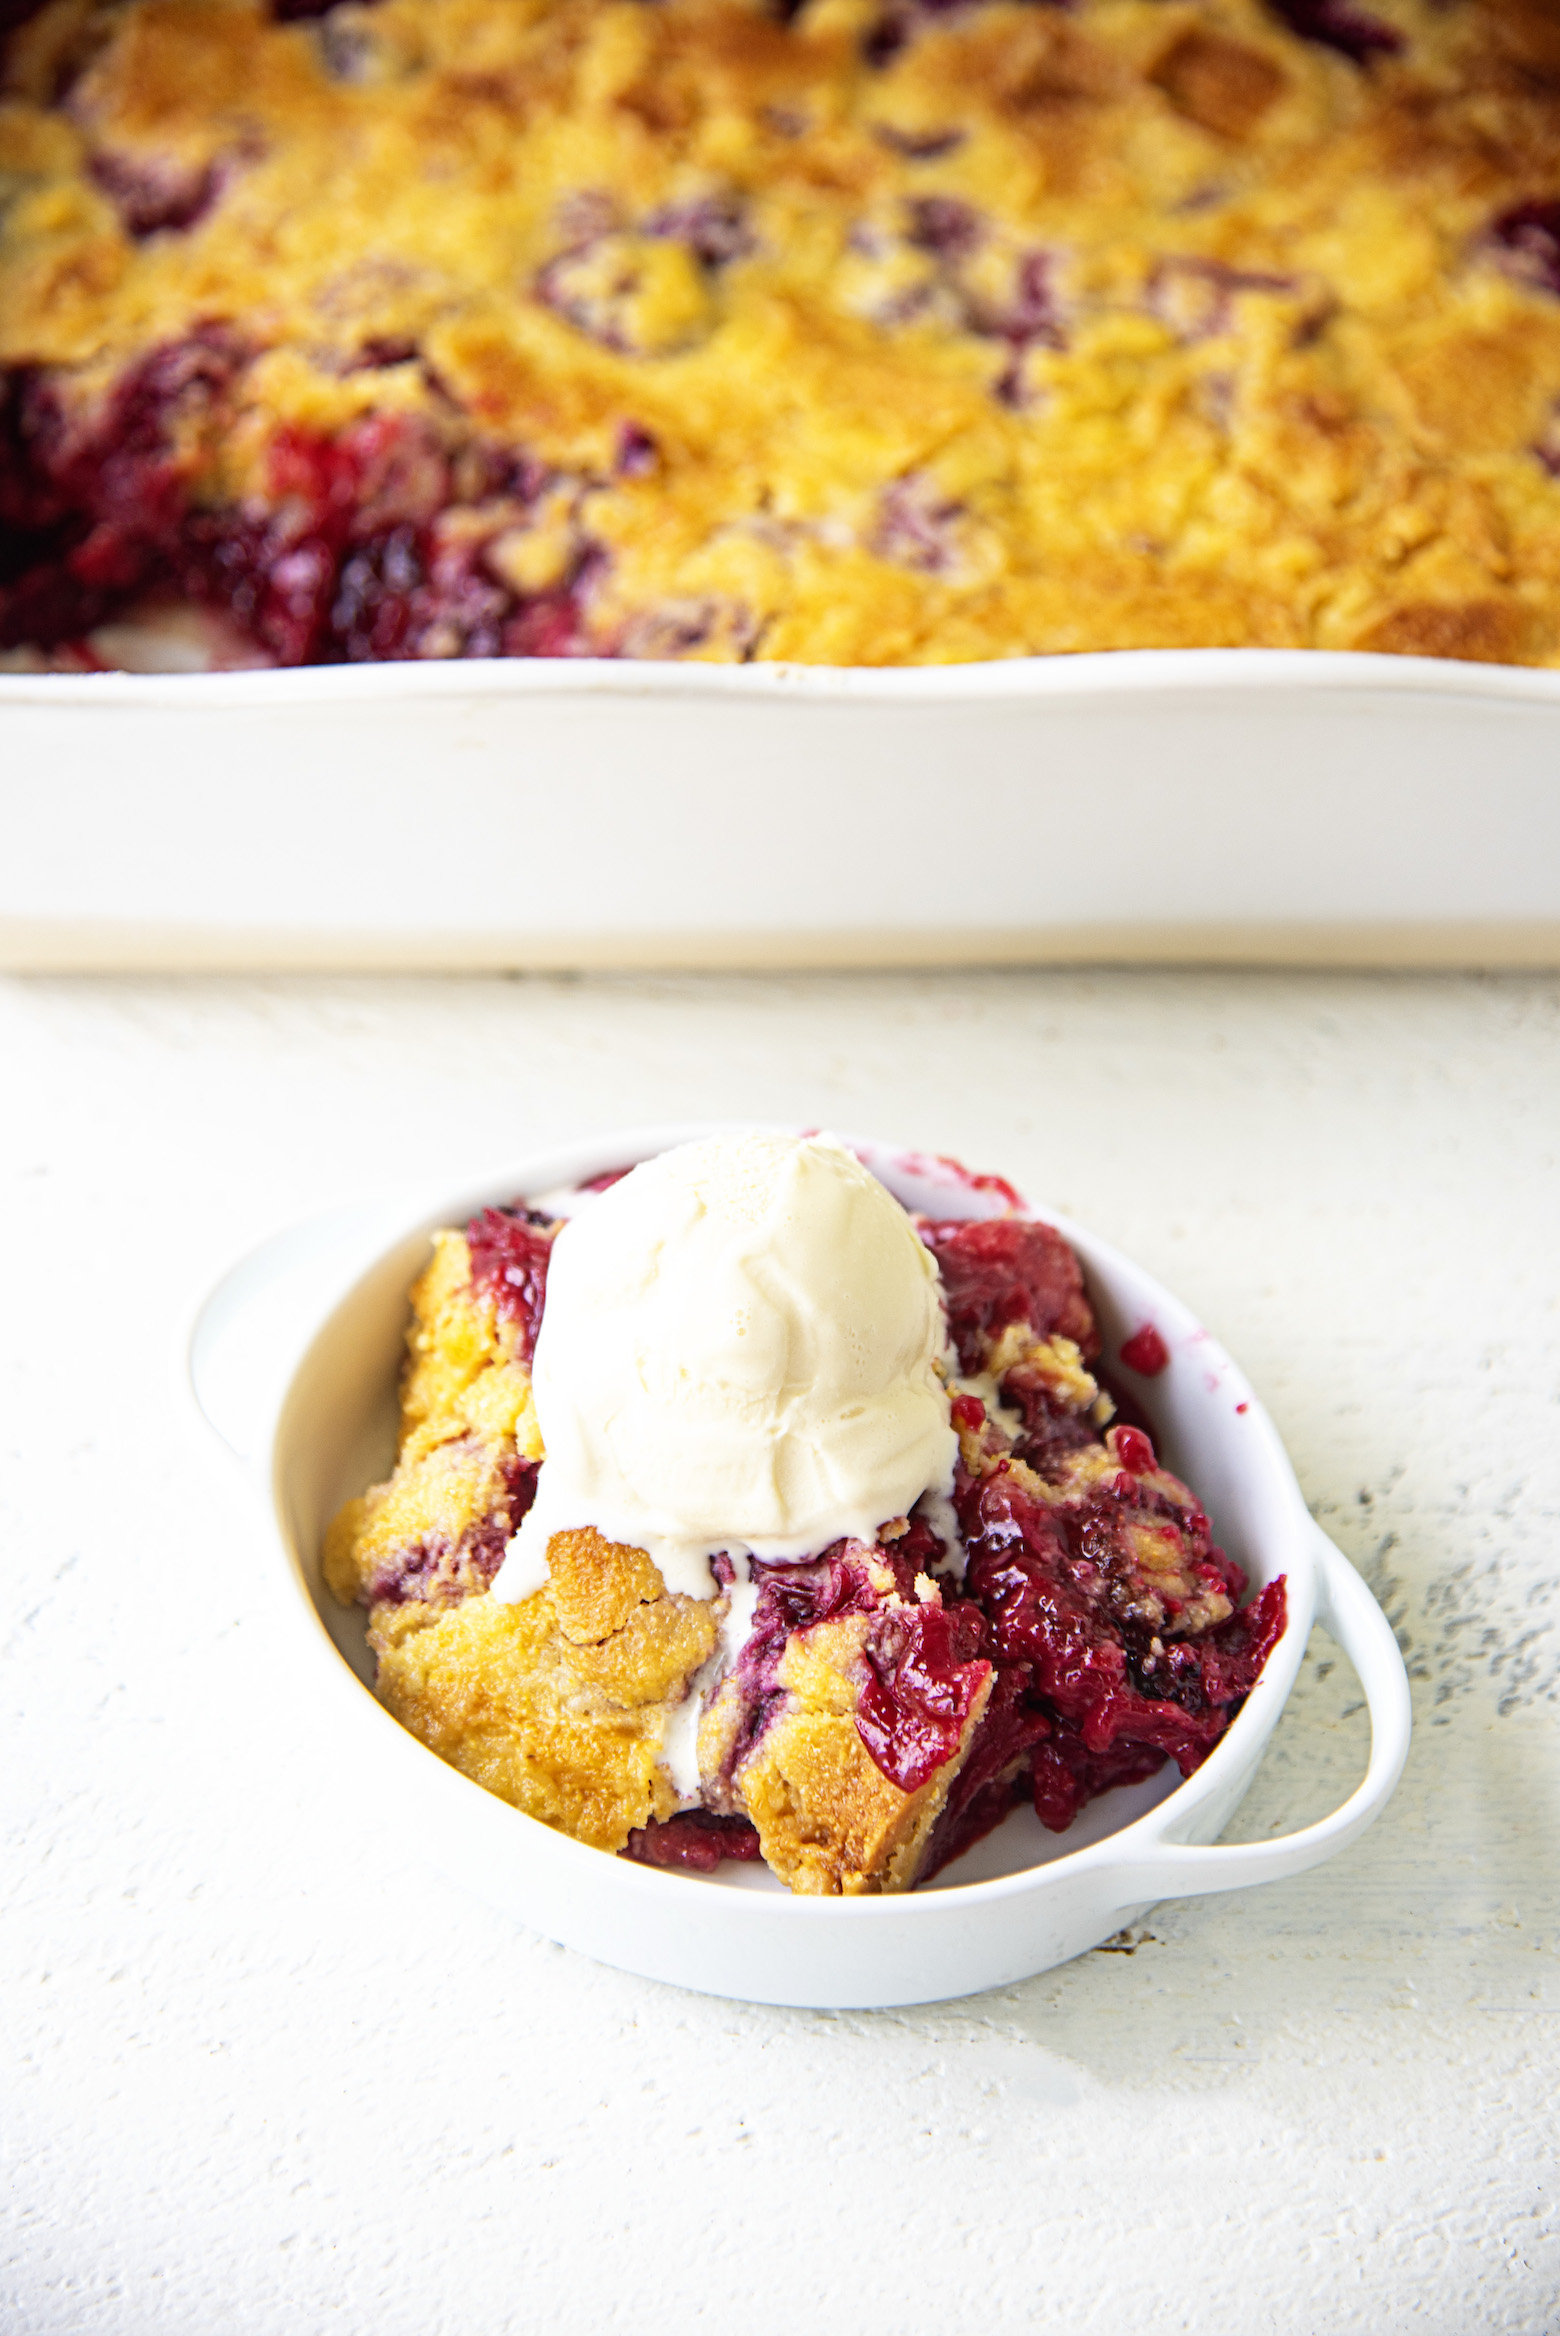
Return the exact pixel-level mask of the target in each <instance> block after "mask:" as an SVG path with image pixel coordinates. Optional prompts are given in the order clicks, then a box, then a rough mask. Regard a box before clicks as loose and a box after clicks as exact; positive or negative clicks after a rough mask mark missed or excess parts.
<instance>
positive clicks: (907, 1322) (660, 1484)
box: [494, 1131, 956, 1599]
mask: <svg viewBox="0 0 1560 2336" xmlns="http://www.w3.org/2000/svg"><path fill="white" fill-rule="evenodd" d="M944 1337H945V1331H944V1326H943V1314H942V1304H941V1297H940V1292H939V1284H938V1278H937V1269H936V1266H935V1265H934V1263H933V1261H932V1258H931V1256H930V1254H929V1253H928V1251H927V1250H926V1248H925V1247H924V1246H923V1244H922V1243H921V1242H920V1241H919V1240H918V1239H917V1237H916V1233H915V1230H914V1228H913V1226H912V1225H911V1223H910V1220H909V1218H908V1217H907V1216H906V1214H905V1212H904V1210H903V1209H902V1208H901V1207H900V1206H899V1204H898V1202H897V1201H895V1200H894V1199H893V1198H892V1197H891V1196H890V1195H889V1193H887V1192H886V1191H885V1190H884V1188H883V1186H882V1185H881V1184H879V1183H878V1181H877V1179H876V1177H874V1176H873V1175H871V1174H870V1173H869V1171H868V1170H867V1169H865V1168H863V1167H862V1165H861V1163H860V1162H859V1161H858V1160H857V1159H855V1158H854V1156H853V1155H852V1154H851V1153H850V1152H848V1151H847V1150H846V1149H845V1147H844V1145H843V1144H841V1143H839V1142H838V1141H836V1140H835V1139H834V1138H833V1137H830V1136H791V1135H771V1134H765V1133H760V1132H756V1131H755V1132H751V1133H738V1134H731V1135H719V1136H711V1137H707V1138H705V1139H704V1140H702V1141H701V1142H698V1143H692V1144H680V1145H678V1146H677V1148H676V1149H675V1150H673V1151H670V1152H663V1153H662V1154H661V1155H660V1156H659V1158H657V1159H654V1160H648V1161H646V1162H645V1163H644V1165H643V1166H642V1167H639V1168H636V1169H634V1170H633V1171H632V1173H631V1174H630V1175H628V1176H625V1177H624V1178H623V1179H622V1181H621V1182H620V1183H618V1184H615V1185H613V1186H612V1187H611V1188H610V1189H609V1190H608V1191H607V1192H605V1193H603V1194H602V1196H601V1197H600V1198H599V1199H598V1200H595V1201H593V1202H592V1203H591V1204H590V1206H589V1207H588V1208H586V1209H584V1210H582V1211H581V1213H580V1214H579V1215H578V1216H576V1217H573V1218H571V1219H570V1220H569V1222H568V1223H567V1224H566V1225H564V1227H563V1228H562V1230H561V1231H560V1232H559V1234H558V1236H557V1238H556V1240H555V1242H554V1244H553V1251H552V1258H551V1262H550V1265H549V1268H548V1276H547V1304H546V1310H545V1312H544V1314H543V1317H542V1326H541V1330H540V1332H539V1333H538V1336H537V1341H536V1354H535V1359H534V1363H533V1380H534V1386H535V1395H536V1412H537V1420H538V1423H539V1425H540V1427H541V1431H542V1439H543V1442H544V1444H545V1446H546V1452H547V1457H546V1460H545V1461H544V1462H543V1465H542V1469H541V1474H540V1476H539V1478H538V1481H537V1495H536V1501H535V1503H534V1505H533V1507H532V1509H531V1510H530V1513H529V1514H528V1516H527V1517H526V1519H525V1521H524V1523H523V1524H522V1526H521V1528H520V1531H519V1532H518V1533H517V1534H516V1536H515V1538H514V1540H513V1541H512V1542H511V1543H510V1546H509V1551H508V1553H507V1555H506V1557H505V1560H504V1563H503V1566H502V1567H501V1569H500V1571H499V1574H498V1577H497V1580H496V1581H495V1583H494V1592H495V1595H496V1596H498V1597H500V1598H505V1599H519V1598H524V1597H527V1596H529V1595H530V1593H531V1592H532V1591H533V1590H535V1589H537V1588H538V1587H539V1586H540V1584H541V1583H542V1582H543V1581H544V1580H545V1579H546V1551H547V1544H548V1542H549V1540H550V1539H551V1537H552V1536H553V1534H554V1533H558V1532H562V1531H566V1530H568V1529H569V1528H571V1527H577V1526H584V1525H593V1526H595V1528H596V1529H597V1531H598V1532H600V1533H601V1534H603V1535H604V1536H605V1538H606V1539H607V1540H609V1541H618V1542H626V1543H628V1544H630V1545H632V1546H634V1547H637V1548H640V1549H645V1550H648V1551H649V1553H650V1555H651V1556H652V1557H653V1558H654V1560H655V1562H656V1564H657V1565H658V1566H659V1567H660V1569H661V1574H662V1577H663V1579H664V1580H665V1582H666V1585H667V1587H668V1589H672V1590H681V1591H685V1592H687V1593H688V1594H690V1595H691V1596H694V1597H708V1596H710V1595H711V1593H712V1590H713V1587H714V1584H713V1578H712V1576H711V1573H710V1568H709V1560H710V1558H711V1557H712V1556H713V1555H715V1553H716V1552H717V1551H721V1550H724V1551H727V1552H729V1554H730V1555H731V1556H732V1557H733V1558H740V1557H748V1556H752V1557H761V1558H770V1559H787V1558H789V1559H796V1558H802V1557H807V1556H811V1555H814V1554H816V1553H817V1552H818V1551H820V1550H823V1549H826V1548H827V1547H828V1546H829V1544H830V1543H831V1542H833V1541H837V1540H839V1539H841V1538H842V1537H843V1536H845V1535H853V1536H858V1537H860V1538H862V1539H864V1540H870V1539H872V1538H873V1536H874V1535H875V1534H876V1532H877V1529H878V1527H879V1526H880V1525H882V1524H883V1523H884V1522H885V1521H886V1520H887V1519H889V1518H891V1517H897V1516H902V1515H904V1513H905V1512H906V1511H907V1510H908V1509H909V1508H910V1507H911V1505H912V1504H913V1503H914V1502H915V1501H916V1500H917V1499H918V1498H919V1496H920V1495H921V1494H922V1493H923V1492H927V1491H930V1490H937V1491H944V1490H946V1489H947V1487H948V1486H949V1485H950V1484H951V1482H952V1477H953V1461H954V1451H955V1443H956V1439H955V1436H954V1431H953V1428H952V1425H951V1424H950V1420H949V1412H948V1395H947V1391H946V1389H945V1388H944V1386H943V1384H942V1382H941V1380H940V1379H939V1377H938V1375H937V1372H936V1370H935V1368H934V1362H933V1358H934V1357H935V1356H936V1355H937V1354H938V1353H939V1352H940V1350H941V1348H942V1345H943V1341H944Z"/></svg>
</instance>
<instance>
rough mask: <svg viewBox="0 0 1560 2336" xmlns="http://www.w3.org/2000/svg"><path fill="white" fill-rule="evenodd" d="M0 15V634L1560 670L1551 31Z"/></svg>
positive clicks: (183, 1)
mask: <svg viewBox="0 0 1560 2336" xmlns="http://www.w3.org/2000/svg"><path fill="white" fill-rule="evenodd" d="M0 23H3V24H5V25H10V26H12V27H13V28H14V29H13V30H12V31H11V33H10V37H9V41H8V43H7V48H6V57H5V65H4V90H5V96H4V102H3V105H0V187H3V189H4V206H3V212H0V526H3V528H4V531H5V536H4V555H3V559H0V647H3V646H4V645H6V644H10V645H11V646H12V648H13V650H15V651H17V653H23V652H25V653H27V654H37V653H38V645H40V644H41V645H42V651H43V652H44V653H50V654H53V655H55V656H56V658H58V659H63V660H65V661H67V662H68V661H69V660H70V659H71V658H72V657H82V658H87V659H88V660H90V658H91V656H92V655H94V654H97V653H98V652H94V651H93V650H92V648H91V645H90V644H91V640H92V637H93V635H94V628H97V627H100V626H103V625H104V624H105V623H107V622H108V621H109V620H113V619H115V618H117V617H120V616H122V615H123V614H124V613H125V611H126V610H133V609H135V608H137V607H139V606H140V605H142V604H143V603H145V602H146V601H147V600H148V598H150V599H152V600H156V599H157V598H158V597H159V596H161V597H163V598H166V597H168V596H170V595H171V596H173V597H174V598H176V599H179V600H182V601H185V602H195V603H198V604H200V605H202V606H203V607H205V608H206V609H208V610H210V611H212V612H213V613H214V614H215V615H216V616H217V617H219V618H220V619H221V621H222V624H223V625H224V626H225V627H227V628H228V633H227V638H228V643H229V646H228V650H227V651H226V652H225V653H227V654H231V655H232V656H234V657H239V656H249V657H254V656H259V657H262V658H264V659H270V660H272V661H276V662H280V663H283V664H292V663H306V662H312V661H329V660H333V659H347V658H352V659H357V658H367V659H375V658H399V657H459V656H492V655H498V654H504V655H518V656H526V655H549V656H553V655H579V654H599V655H609V656H628V657H691V658H705V659H741V658H751V657H764V658H787V659H803V660H809V661H814V662H837V663H840V664H894V663H917V662H927V661H949V660H960V659H971V658H989V657H1011V656H1016V655H1021V654H1025V653H1030V652H1042V651H1054V650H1083V649H1099V648H1119V647H1141V646H1152V645H1176V644H1219V643H1235V644H1242V643H1263V644H1269V645H1277V646H1286V645H1297V646H1306V645H1310V646H1317V647H1330V648H1367V649H1370V648H1374V649H1385V650H1394V651H1409V652H1426V653H1429V654H1432V655H1446V656H1453V657H1471V658H1485V659H1494V660H1504V661H1513V662H1528V663H1536V664H1552V663H1554V662H1556V661H1557V659H1560V21H1557V18H1556V15H1555V12H1554V9H1553V8H1552V7H1551V6H1550V5H1548V4H1547V0H1452V4H1450V5H1447V4H1446V0H1368V5H1367V0H1077V4H1076V5H1074V6H1071V7H1062V6H1059V5H1030V4H1020V0H803V4H801V5H797V4H796V0H769V4H768V5H759V4H758V0H658V4H657V5H654V6H650V5H644V4H642V0H380V5H378V6H372V7H371V6H367V5H354V4H351V0H342V4H341V5H337V6H334V7H326V8H323V9H322V8H321V7H320V6H319V5H318V0H276V4H275V6H274V7H268V6H262V5H257V4H256V0H47V4H46V5H43V6H33V7H29V6H28V5H27V4H26V0H21V4H20V5H16V4H13V5H11V6H9V7H7V8H6V9H5V10H4V11H3V13H0ZM114 637H115V638H117V637H118V636H117V635H116V636H114ZM83 644H85V646H83Z"/></svg>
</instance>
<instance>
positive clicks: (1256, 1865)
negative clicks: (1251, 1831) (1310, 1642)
mask: <svg viewBox="0 0 1560 2336" xmlns="http://www.w3.org/2000/svg"><path fill="white" fill-rule="evenodd" d="M1311 1531H1312V1535H1313V1539H1314V1543H1315V1553H1316V1619H1317V1620H1318V1622H1320V1623H1322V1624H1323V1625H1324V1627H1325V1628H1326V1629H1327V1630H1328V1631H1329V1632H1330V1633H1331V1635H1332V1637H1333V1638H1334V1639H1335V1640H1336V1641H1337V1643H1338V1645H1339V1646H1340V1647H1341V1649H1342V1650H1343V1652H1344V1654H1346V1655H1347V1656H1348V1658H1349V1661H1350V1662H1351V1663H1352V1664H1353V1666H1354V1669H1355V1672H1356V1674H1357V1675H1358V1678H1359V1682H1360V1685H1361V1687H1362V1688H1363V1689H1364V1691H1365V1703H1366V1708H1367V1710H1368V1711H1369V1713H1370V1762H1369V1765H1368V1766H1367V1768H1366V1770H1365V1774H1364V1777H1363V1778H1362V1779H1361V1781H1360V1783H1359V1785H1358V1786H1357V1787H1356V1789H1355V1790H1354V1791H1353V1792H1352V1793H1351V1794H1350V1795H1349V1797H1348V1799H1347V1800H1346V1801H1345V1802H1344V1803H1343V1805H1342V1807H1341V1808H1338V1809H1334V1811H1333V1812H1332V1814H1331V1816H1329V1817H1323V1818H1321V1819H1320V1820H1319V1821H1318V1822H1317V1823H1316V1824H1314V1825H1307V1826H1304V1827H1302V1829H1301V1830H1300V1831H1299V1832H1298V1833H1285V1834H1283V1835H1281V1836H1280V1837H1279V1838H1278V1839H1277V1840H1276V1841H1240V1842H1219V1843H1211V1844H1207V1845H1199V1844H1193V1843H1187V1842H1180V1841H1171V1840H1168V1839H1165V1838H1163V1837H1161V1838H1160V1839H1159V1840H1158V1841H1154V1842H1152V1844H1151V1846H1149V1847H1148V1848H1147V1849H1146V1851H1145V1852H1144V1853H1143V1854H1142V1855H1140V1856H1138V1857H1136V1858H1134V1859H1133V1860H1132V1862H1131V1864H1130V1865H1129V1866H1124V1867H1123V1868H1122V1869H1121V1870H1120V1872H1119V1873H1118V1874H1117V1876H1116V1877H1115V1878H1116V1881H1117V1884H1118V1889H1117V1904H1118V1905H1119V1906H1123V1907H1126V1906H1143V1905H1151V1904H1154V1903H1155V1902H1156V1901H1158V1900H1159V1899H1161V1898H1198V1897H1203V1896H1205V1895H1206V1894H1207V1893H1208V1892H1210V1891H1214V1890H1244V1889H1249V1888H1250V1886H1251V1885H1252V1883H1254V1882H1282V1881H1286V1880H1287V1879H1288V1878H1289V1876H1290V1875H1291V1874H1303V1873H1304V1872H1305V1871H1306V1870H1307V1868H1308V1867H1310V1866H1317V1865H1320V1864H1321V1863H1322V1861H1323V1859H1324V1858H1329V1857H1334V1856H1336V1854H1337V1852H1338V1851H1339V1850H1340V1849H1343V1848H1345V1847H1346V1846H1347V1844H1348V1843H1349V1842H1351V1841H1353V1840H1354V1839H1355V1837H1356V1836H1357V1835H1358V1834H1361V1833H1363V1832H1364V1831H1365V1829H1366V1827H1367V1826H1368V1825H1371V1824H1373V1823H1374V1822H1375V1820H1376V1818H1377V1817H1378V1816H1379V1815H1380V1813H1381V1811H1382V1809H1383V1808H1385V1806H1386V1804H1387V1802H1388V1800H1389V1799H1390V1798H1391V1796H1392V1792H1393V1789H1394V1787H1395V1786H1396V1784H1397V1781H1398V1778H1399V1777H1400V1776H1401V1775H1402V1773H1403V1763H1404V1761H1405V1760H1406V1759H1407V1757H1408V1740H1409V1732H1410V1727H1411V1711H1410V1704H1409V1692H1408V1673H1407V1672H1406V1671H1405V1669H1404V1667H1403V1657H1402V1655H1401V1654H1400V1652H1399V1651H1398V1643H1397V1640H1396V1639H1395V1638H1394V1636H1393V1634H1392V1625H1391V1624H1390V1623H1389V1622H1388V1620H1387V1618H1386V1616H1385V1615H1384V1614H1383V1613H1382V1611H1381V1608H1380V1607H1379V1606H1378V1605H1377V1603H1376V1601H1375V1599H1374V1598H1373V1597H1372V1596H1371V1594H1370V1592H1369V1590H1368V1589H1367V1588H1366V1587H1365V1584H1364V1583H1363V1582H1362V1581H1361V1579H1360V1577H1359V1575H1358V1574H1357V1573H1356V1572H1355V1570H1354V1568H1353V1566H1352V1565H1351V1564H1350V1563H1349V1561H1348V1559H1347V1558H1346V1557H1345V1556H1344V1554H1343V1552H1342V1550H1341V1549H1339V1548H1338V1547H1337V1545H1336V1544H1335V1543H1334V1542H1333V1541H1331V1540H1329V1538H1328V1536H1327V1535H1326V1534H1325V1533H1324V1532H1323V1531H1322V1529H1321V1527H1320V1526H1319V1525H1314V1524H1313V1526H1312V1528H1311ZM1177 1813H1178V1812H1177V1810H1176V1805H1175V1796H1174V1795H1172V1796H1171V1798H1170V1800H1169V1801H1167V1802H1166V1804H1165V1818H1164V1822H1165V1825H1166V1828H1167V1829H1168V1827H1169V1826H1170V1825H1171V1824H1173V1823H1174V1822H1175V1818H1176V1815H1177ZM1149 1822H1150V1824H1152V1819H1150V1820H1149Z"/></svg>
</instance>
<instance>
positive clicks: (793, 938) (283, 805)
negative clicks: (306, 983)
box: [0, 649, 1560, 969]
mask: <svg viewBox="0 0 1560 2336" xmlns="http://www.w3.org/2000/svg"><path fill="white" fill-rule="evenodd" d="M0 819H3V823H4V824H3V832H4V835H5V838H6V849H5V852H4V854H3V855H0V965H4V966H9V967H13V968H18V967H19V968H34V969H48V968H84V969H92V968H106V969H118V968H121V967H173V968H178V967H313V968H322V967H364V968H373V967H430V968H441V967H528V966H529V967H547V966H553V967H590V966H668V965H678V966H807V965H859V964H909V965H915V964H940V963H941V964H947V963H954V962H962V963H1003V962H1008V963H1022V962H1039V961H1044V960H1067V959H1072V960H1078V959H1095V960H1118V961H1132V960H1137V961H1145V960H1151V959H1166V958H1171V959H1174V958H1179V959H1191V958H1197V959H1219V960H1224V961H1232V962H1233V961H1239V962H1256V963H1275V964H1311V963H1353V964H1382V965H1441V964H1447V965H1455V964H1480V965H1555V964H1560V673H1549V672H1530V671H1525V670H1519V669H1515V668H1504V667H1493V666H1481V665H1459V664H1448V663H1443V662H1437V661H1434V660H1430V659H1424V658H1395V657H1375V656H1352V655H1335V654H1330V653H1328V654H1323V653H1318V652H1312V651H1277V650H1275V651H1268V650H1222V649H1209V650H1155V651H1131V652H1123V653H1118V654H1112V655H1101V656H1083V657H1052V658H1029V659H1022V660H1015V661H1013V662H1011V663H1006V664H984V665H964V666H947V667H938V668H919V669H915V670H883V671H876V670H874V671H865V670H861V671H844V670H835V669H827V668H817V667H812V668H808V667H785V666H741V667H729V666H728V667H721V666H698V665H651V664H609V663H596V662H587V661H582V662H571V661H567V660H564V661H551V660H540V661H529V662H527V661H495V662H492V663H485V664H484V663H475V664H433V665H388V666H350V667H342V666H337V667H327V668H319V669H315V670H312V671H305V672H288V673H272V672H259V673H255V672H248V673H215V674H174V675H168V674H127V673H108V674H92V675H80V676H77V675H39V676H32V675H18V674H9V675H0Z"/></svg>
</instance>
